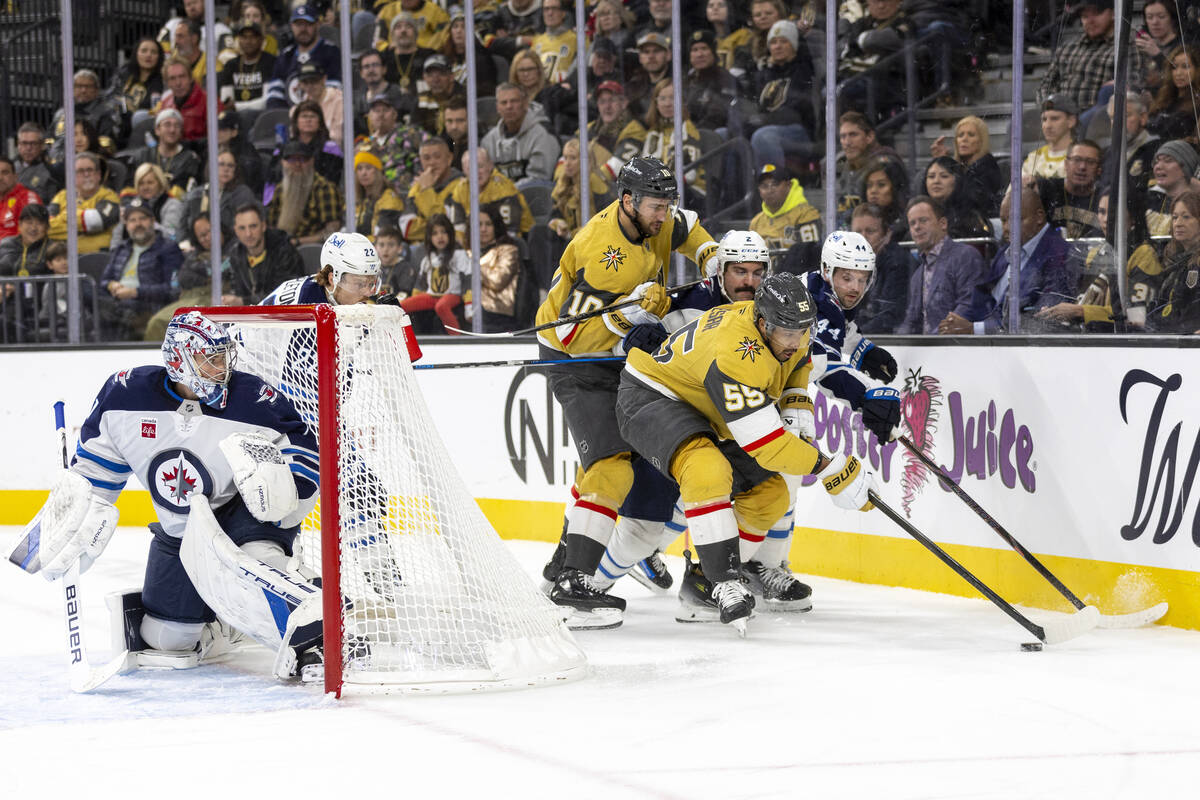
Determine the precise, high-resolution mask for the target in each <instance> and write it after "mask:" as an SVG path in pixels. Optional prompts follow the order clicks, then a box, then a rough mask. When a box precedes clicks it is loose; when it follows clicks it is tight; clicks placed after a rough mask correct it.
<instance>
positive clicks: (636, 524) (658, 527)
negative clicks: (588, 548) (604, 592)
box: [595, 517, 663, 588]
mask: <svg viewBox="0 0 1200 800" xmlns="http://www.w3.org/2000/svg"><path fill="white" fill-rule="evenodd" d="M662 527H663V523H661V522H655V521H654V520H649V519H635V518H633V517H621V518H620V519H619V520H617V526H616V530H615V531H614V532H613V536H612V540H611V541H609V543H608V549H607V550H605V551H604V557H603V558H601V559H600V566H599V568H598V571H597V573H596V581H595V582H596V585H597V586H598V587H599V588H607V587H608V586H611V585H612V584H613V583H614V582H615V581H616V580H617V579H618V578H620V577H621V576H622V575H624V574H625V573H627V572H629V570H631V569H633V565H634V564H636V563H637V562H639V561H641V560H642V559H643V558H648V557H649V556H651V555H653V554H654V551H655V549H657V545H658V540H659V539H660V538H662Z"/></svg>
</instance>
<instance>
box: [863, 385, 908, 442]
mask: <svg viewBox="0 0 1200 800" xmlns="http://www.w3.org/2000/svg"><path fill="white" fill-rule="evenodd" d="M859 410H860V411H862V421H863V425H864V426H865V427H866V429H867V430H869V431H870V432H871V433H873V434H875V436H876V437H877V438H878V439H879V441H881V442H890V441H891V440H892V433H893V431H895V430H896V427H897V426H898V425H899V424H900V392H899V391H897V390H895V389H889V388H886V387H880V388H878V389H870V390H868V391H867V394H866V395H865V396H864V398H863V401H862V406H861V407H860V409H859Z"/></svg>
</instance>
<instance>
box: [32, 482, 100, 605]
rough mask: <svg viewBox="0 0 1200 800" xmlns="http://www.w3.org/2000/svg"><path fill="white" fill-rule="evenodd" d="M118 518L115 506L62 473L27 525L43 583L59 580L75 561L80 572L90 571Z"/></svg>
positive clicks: (88, 485) (83, 484)
mask: <svg viewBox="0 0 1200 800" xmlns="http://www.w3.org/2000/svg"><path fill="white" fill-rule="evenodd" d="M118 515H119V514H118V512H117V509H116V506H114V505H113V504H112V503H110V502H108V501H107V500H104V499H103V498H100V497H97V496H95V495H93V494H92V485H91V484H90V483H88V481H87V478H85V477H83V476H82V475H80V474H79V473H77V472H71V471H70V470H63V472H62V474H61V475H60V476H59V479H58V481H57V482H56V483H55V484H54V488H53V489H51V490H50V496H49V497H48V498H47V499H46V504H45V505H44V506H42V510H41V511H39V512H38V516H37V517H35V518H34V521H33V522H32V523H31V524H30V531H29V535H30V537H31V539H30V541H31V542H32V539H33V537H34V536H36V537H37V538H38V545H37V549H38V554H37V557H38V558H39V559H40V561H41V564H42V568H41V571H42V575H43V576H45V578H46V580H51V581H52V580H55V579H56V578H59V577H61V576H62V575H63V574H64V573H65V572H66V571H67V570H68V569H70V568H71V566H72V565H73V564H75V563H76V562H77V561H78V562H80V571H81V572H83V571H85V570H86V569H87V568H88V567H90V566H91V565H92V562H93V561H94V560H95V559H96V558H98V557H99V556H100V554H101V553H102V552H104V548H105V547H106V546H107V545H108V540H109V539H111V538H112V535H113V532H114V531H115V530H116V529H117V517H118Z"/></svg>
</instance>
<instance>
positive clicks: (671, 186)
mask: <svg viewBox="0 0 1200 800" xmlns="http://www.w3.org/2000/svg"><path fill="white" fill-rule="evenodd" d="M626 194H631V195H633V204H634V206H635V207H636V206H637V205H638V204H640V203H641V202H642V198H643V197H665V198H667V199H668V200H670V201H671V202H672V203H674V202H676V201H677V200H678V199H679V188H678V187H677V186H676V185H675V173H674V172H672V171H671V169H670V168H669V167H668V166H667V165H666V164H664V163H663V162H662V161H660V160H659V159H657V158H654V157H652V156H636V157H634V158H631V159H629V161H627V162H626V163H625V166H623V167H621V174H620V175H618V176H617V197H624V196H625V195H626Z"/></svg>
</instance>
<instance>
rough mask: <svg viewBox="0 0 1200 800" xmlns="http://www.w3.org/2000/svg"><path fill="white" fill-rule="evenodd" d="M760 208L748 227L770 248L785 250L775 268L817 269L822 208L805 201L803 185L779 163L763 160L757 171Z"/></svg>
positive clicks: (791, 270)
mask: <svg viewBox="0 0 1200 800" xmlns="http://www.w3.org/2000/svg"><path fill="white" fill-rule="evenodd" d="M756 182H757V184H758V196H759V197H760V198H762V208H761V210H760V211H759V212H758V213H757V214H755V215H754V219H752V220H750V230H752V231H754V232H755V233H757V234H758V235H759V236H761V237H763V241H765V242H766V243H767V247H769V248H771V249H772V250H787V251H788V252H787V254H786V255H785V256H784V257H783V259H781V260H780V263H779V264H777V266H776V271H783V272H794V273H796V274H797V275H799V274H802V273H804V272H808V271H809V270H811V269H816V268H817V267H818V266H820V261H821V242H822V241H823V239H822V237H821V212H820V211H818V210H817V209H816V207H815V206H814V205H813V204H812V203H810V202H808V198H807V197H805V196H804V187H802V186H801V185H800V181H798V180H796V179H795V178H793V177H792V176H791V174H789V173H788V170H787V167H785V166H783V165H782V164H764V165H763V166H762V168H760V169H759V171H758V178H757V181H756Z"/></svg>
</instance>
